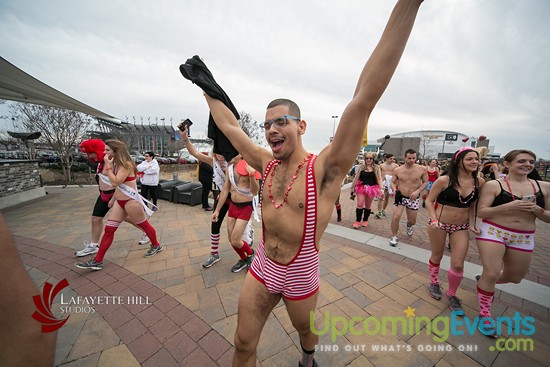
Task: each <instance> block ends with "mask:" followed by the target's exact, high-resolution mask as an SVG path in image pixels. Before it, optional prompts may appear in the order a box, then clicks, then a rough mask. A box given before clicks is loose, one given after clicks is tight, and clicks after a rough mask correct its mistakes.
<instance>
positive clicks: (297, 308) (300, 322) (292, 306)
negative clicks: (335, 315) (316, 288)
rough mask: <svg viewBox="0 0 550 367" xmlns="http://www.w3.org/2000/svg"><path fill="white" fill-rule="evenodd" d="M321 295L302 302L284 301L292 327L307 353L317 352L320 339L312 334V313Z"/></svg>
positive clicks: (315, 295) (316, 294)
mask: <svg viewBox="0 0 550 367" xmlns="http://www.w3.org/2000/svg"><path fill="white" fill-rule="evenodd" d="M318 295H319V293H318V292H317V293H315V294H314V295H313V296H311V297H309V298H306V299H304V300H300V301H290V300H286V299H285V300H284V301H285V304H286V309H287V311H288V316H289V317H290V321H292V326H294V328H295V329H296V331H297V332H298V335H299V336H300V344H301V345H302V348H303V349H304V350H306V351H313V350H315V346H316V345H317V343H318V341H319V337H318V336H317V335H315V334H313V333H312V332H311V325H310V313H311V312H315V307H316V305H317V297H318Z"/></svg>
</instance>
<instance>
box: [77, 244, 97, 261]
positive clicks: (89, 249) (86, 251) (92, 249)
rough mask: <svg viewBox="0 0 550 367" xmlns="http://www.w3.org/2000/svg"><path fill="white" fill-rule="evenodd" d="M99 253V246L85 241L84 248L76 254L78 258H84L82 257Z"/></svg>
mask: <svg viewBox="0 0 550 367" xmlns="http://www.w3.org/2000/svg"><path fill="white" fill-rule="evenodd" d="M98 251H99V245H98V246H96V245H92V244H91V243H90V242H88V241H84V248H83V249H82V250H80V251H76V252H75V253H74V254H75V255H76V256H77V257H82V256H88V255H93V254H97V252H98Z"/></svg>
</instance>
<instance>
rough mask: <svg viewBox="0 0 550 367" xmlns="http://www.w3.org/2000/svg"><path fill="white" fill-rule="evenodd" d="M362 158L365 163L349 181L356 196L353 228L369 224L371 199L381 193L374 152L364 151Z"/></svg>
mask: <svg viewBox="0 0 550 367" xmlns="http://www.w3.org/2000/svg"><path fill="white" fill-rule="evenodd" d="M363 158H364V159H365V164H363V165H361V166H359V167H358V168H357V169H356V170H355V177H354V179H353V182H352V183H351V193H352V195H355V196H356V198H357V206H356V208H355V223H353V228H355V229H359V226H363V227H366V226H368V225H369V216H370V213H371V206H372V201H373V199H374V198H375V197H379V196H381V193H382V177H381V175H380V168H378V165H377V164H374V153H365V154H364V157H363ZM361 220H362V221H363V222H361Z"/></svg>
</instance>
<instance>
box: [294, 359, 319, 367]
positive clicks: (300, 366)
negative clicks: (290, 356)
mask: <svg viewBox="0 0 550 367" xmlns="http://www.w3.org/2000/svg"><path fill="white" fill-rule="evenodd" d="M312 366H313V367H319V365H318V364H317V361H316V360H315V358H313V365H312ZM298 367H305V366H304V365H303V364H302V362H298Z"/></svg>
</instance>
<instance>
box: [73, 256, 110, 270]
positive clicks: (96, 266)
mask: <svg viewBox="0 0 550 367" xmlns="http://www.w3.org/2000/svg"><path fill="white" fill-rule="evenodd" d="M74 265H75V266H76V267H77V268H80V269H91V270H101V269H103V263H102V262H97V261H95V260H94V258H93V257H92V258H91V259H90V260H88V261H82V262H78V263H76V264H74Z"/></svg>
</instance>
